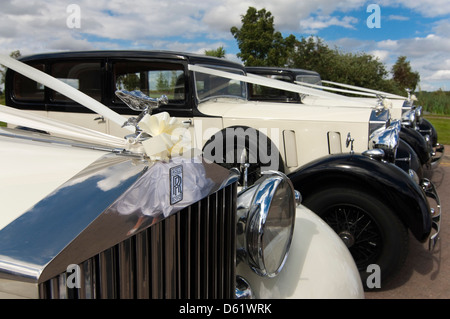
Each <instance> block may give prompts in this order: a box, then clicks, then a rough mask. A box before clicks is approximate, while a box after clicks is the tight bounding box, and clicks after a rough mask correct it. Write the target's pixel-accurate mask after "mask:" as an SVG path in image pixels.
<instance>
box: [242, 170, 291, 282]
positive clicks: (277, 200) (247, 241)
mask: <svg viewBox="0 0 450 319" xmlns="http://www.w3.org/2000/svg"><path fill="white" fill-rule="evenodd" d="M237 204H238V205H237V214H238V225H237V256H238V261H244V262H246V263H247V264H248V265H249V266H250V268H251V269H252V270H253V271H255V272H256V273H257V274H258V275H260V276H264V277H274V276H276V275H277V274H278V273H279V272H280V271H281V269H282V268H283V266H284V264H285V261H286V259H287V256H288V253H289V248H290V246H291V241H292V234H293V230H294V221H295V206H296V201H295V193H294V188H293V186H292V183H291V181H290V180H289V179H288V178H287V177H286V175H284V174H282V173H279V172H266V173H264V175H263V176H262V177H261V178H260V179H259V180H258V181H257V182H256V183H255V184H253V185H252V186H251V187H249V188H247V189H245V190H244V191H242V192H241V193H240V194H239V196H238V199H237Z"/></svg>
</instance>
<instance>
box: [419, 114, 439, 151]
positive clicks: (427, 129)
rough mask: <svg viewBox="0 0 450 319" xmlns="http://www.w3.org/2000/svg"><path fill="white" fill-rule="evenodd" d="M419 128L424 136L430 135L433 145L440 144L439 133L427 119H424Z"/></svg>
mask: <svg viewBox="0 0 450 319" xmlns="http://www.w3.org/2000/svg"><path fill="white" fill-rule="evenodd" d="M418 126H419V132H420V133H421V134H423V135H424V134H428V136H429V137H430V140H431V145H433V146H435V145H436V144H437V142H438V133H437V131H436V129H435V128H434V126H433V124H431V122H430V121H428V120H427V119H422V120H421V121H420V123H419V124H418Z"/></svg>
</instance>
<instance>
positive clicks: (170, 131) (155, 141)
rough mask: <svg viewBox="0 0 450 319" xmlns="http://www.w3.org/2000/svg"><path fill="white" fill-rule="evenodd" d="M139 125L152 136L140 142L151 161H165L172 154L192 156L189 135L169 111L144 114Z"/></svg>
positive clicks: (185, 127) (184, 126)
mask: <svg viewBox="0 0 450 319" xmlns="http://www.w3.org/2000/svg"><path fill="white" fill-rule="evenodd" d="M139 127H140V128H141V129H142V130H143V131H144V132H145V133H148V134H149V135H151V136H152V138H149V139H147V140H145V141H143V142H142V146H143V147H144V150H145V152H146V153H147V155H148V156H149V157H150V159H151V160H153V161H167V160H169V159H170V158H171V157H172V155H174V156H181V155H185V154H188V151H189V155H191V156H192V152H191V150H193V147H192V145H191V136H190V133H189V130H188V128H187V125H184V124H183V123H182V122H181V121H179V120H178V119H177V118H175V117H170V115H169V113H167V112H162V113H158V114H155V115H148V114H146V115H145V116H144V117H143V118H142V120H141V121H140V122H139Z"/></svg>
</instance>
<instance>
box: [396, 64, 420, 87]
mask: <svg viewBox="0 0 450 319" xmlns="http://www.w3.org/2000/svg"><path fill="white" fill-rule="evenodd" d="M391 72H392V76H393V79H394V81H395V82H396V83H397V85H398V87H399V88H400V89H402V90H405V89H411V90H413V91H414V90H415V89H416V87H417V84H419V81H420V75H419V73H418V72H413V71H412V69H411V65H410V63H409V61H407V60H406V56H400V57H398V59H397V62H396V63H395V64H394V65H393V66H392V70H391Z"/></svg>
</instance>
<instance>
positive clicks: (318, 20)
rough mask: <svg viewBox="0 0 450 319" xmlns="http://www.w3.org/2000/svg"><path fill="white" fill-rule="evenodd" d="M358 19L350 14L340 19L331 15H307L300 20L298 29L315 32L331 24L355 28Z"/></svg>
mask: <svg viewBox="0 0 450 319" xmlns="http://www.w3.org/2000/svg"><path fill="white" fill-rule="evenodd" d="M357 23H358V19H356V18H354V17H350V16H345V17H343V18H342V19H339V18H337V17H332V16H318V17H309V18H307V19H305V20H302V21H300V30H301V31H302V32H304V33H312V34H315V33H317V32H318V31H319V30H321V29H325V28H328V27H331V26H338V27H343V28H346V29H355V25H356V24H357Z"/></svg>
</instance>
